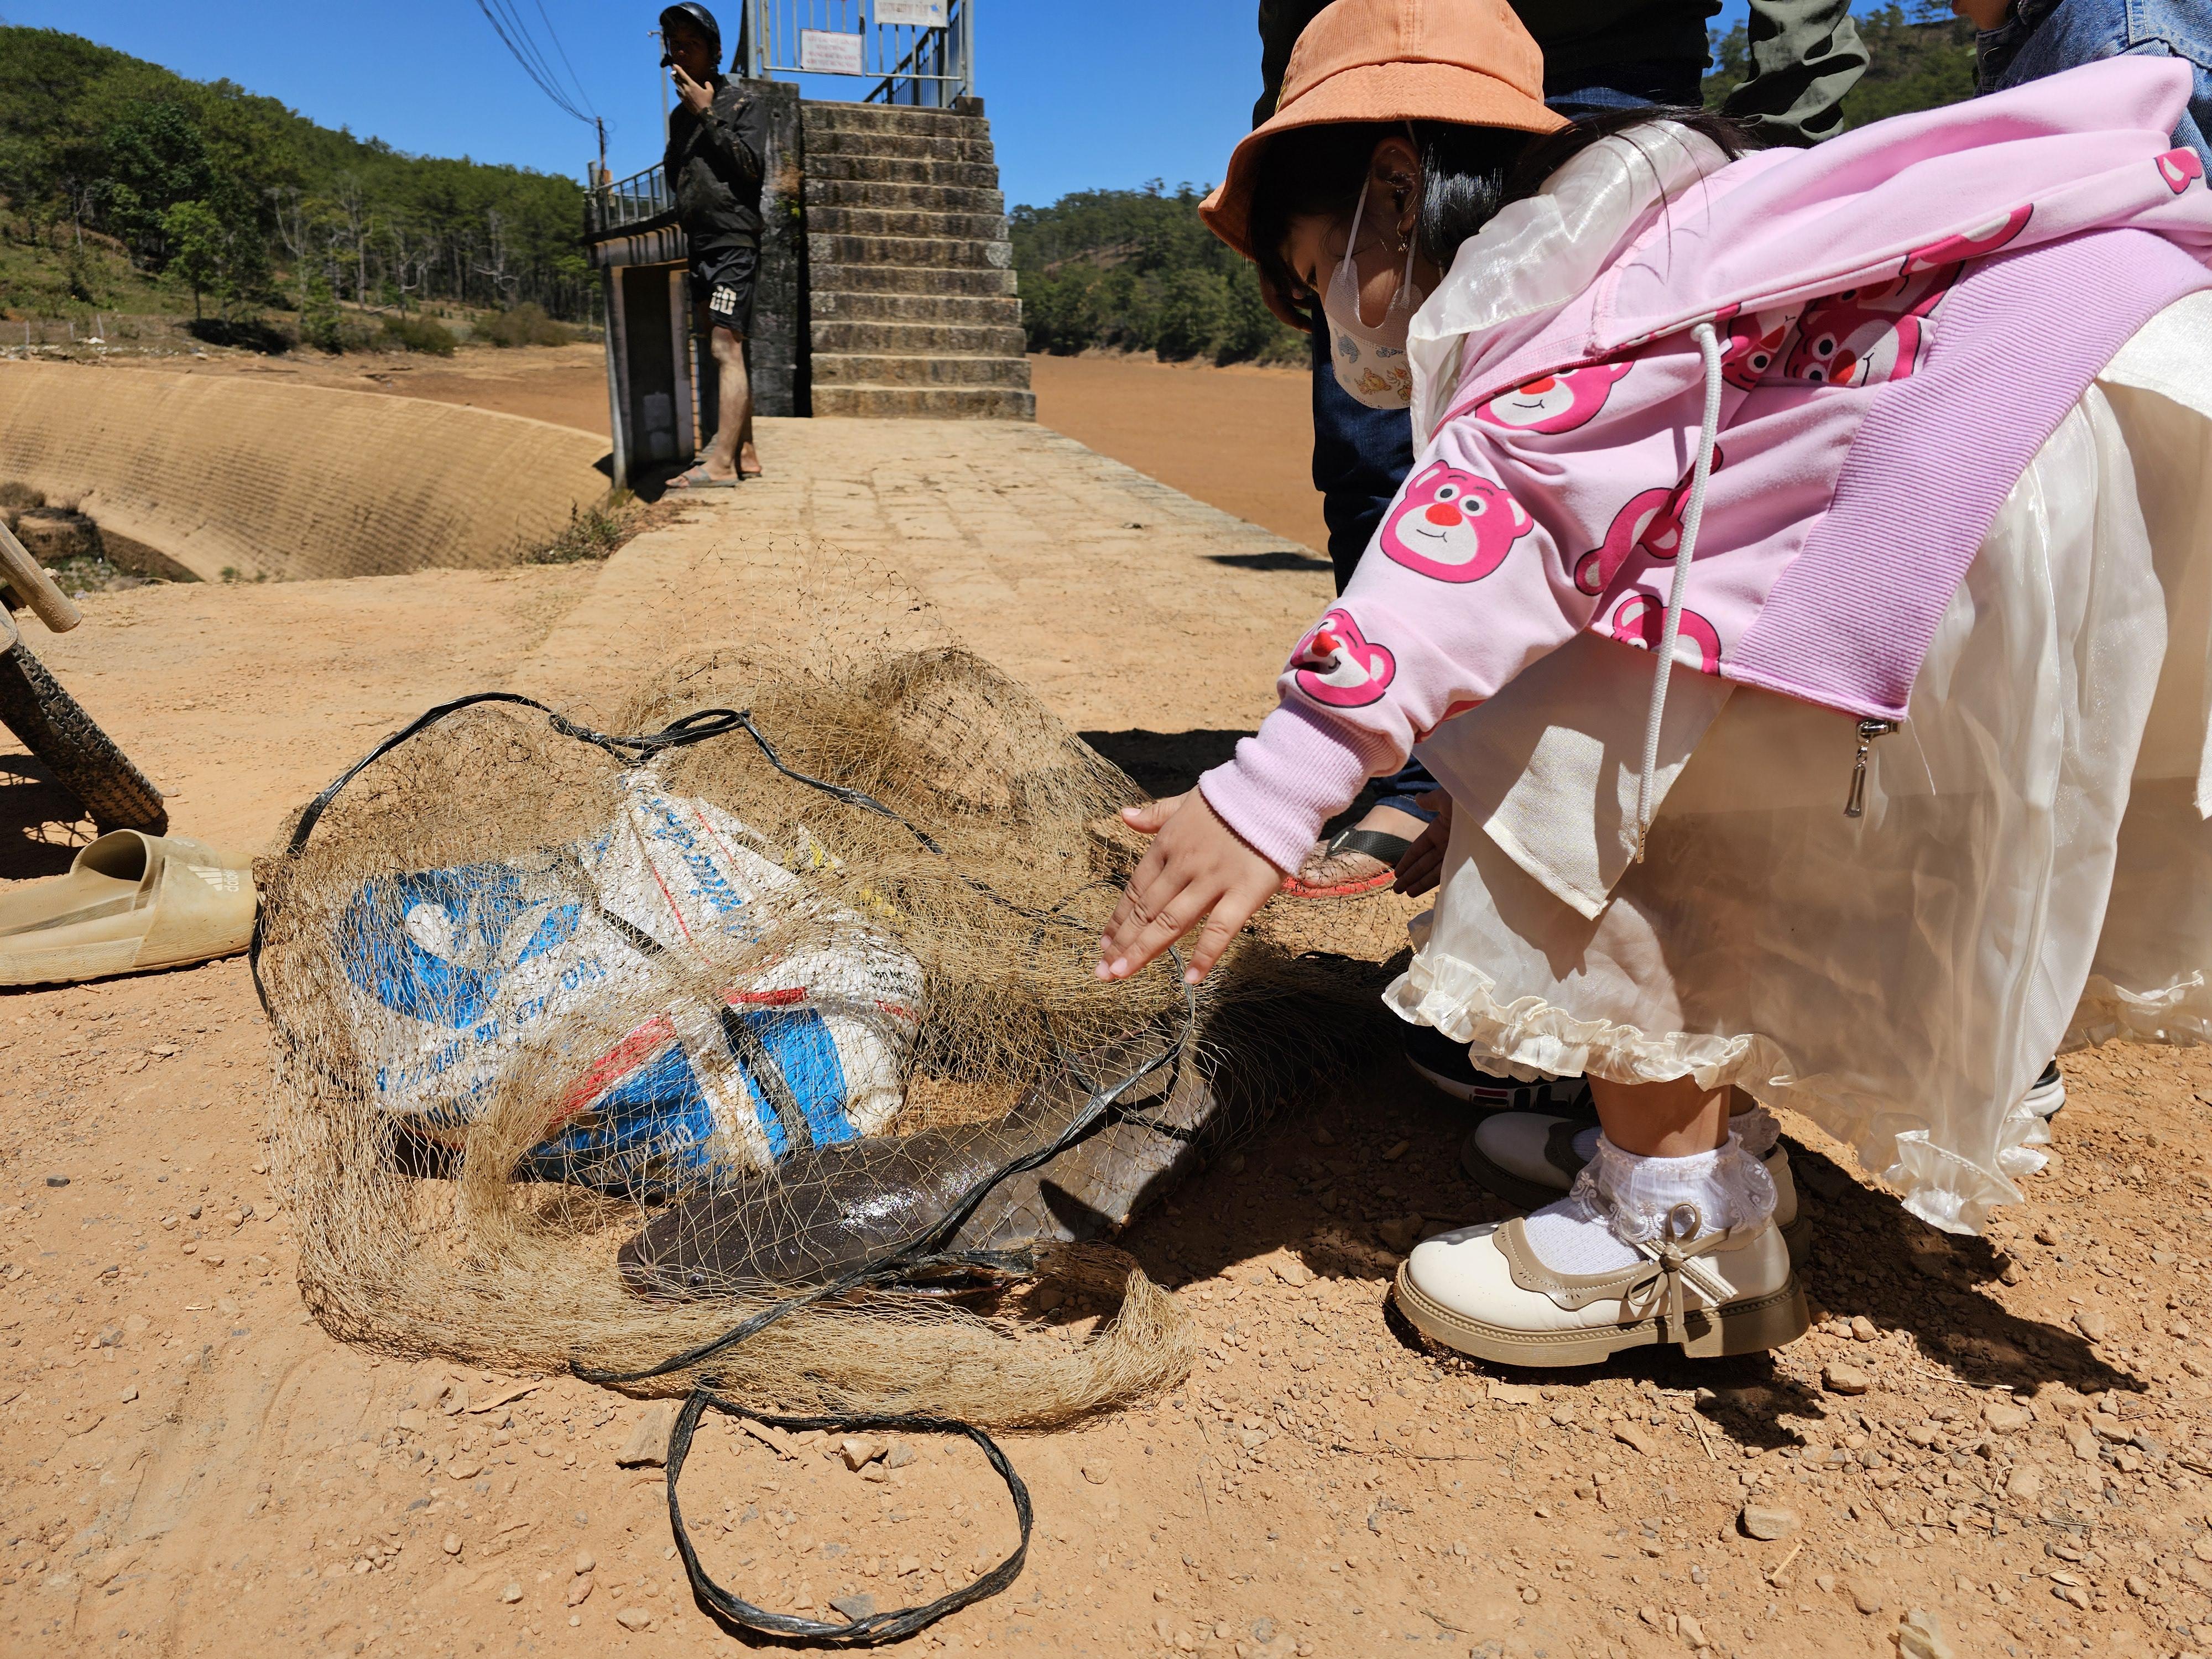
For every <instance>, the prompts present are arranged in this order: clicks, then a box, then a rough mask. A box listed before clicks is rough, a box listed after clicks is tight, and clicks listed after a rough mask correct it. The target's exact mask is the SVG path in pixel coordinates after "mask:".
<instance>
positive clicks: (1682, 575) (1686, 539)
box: [1636, 323, 1721, 864]
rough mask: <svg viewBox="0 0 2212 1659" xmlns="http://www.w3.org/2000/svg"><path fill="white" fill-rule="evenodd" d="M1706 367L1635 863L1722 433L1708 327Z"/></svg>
mask: <svg viewBox="0 0 2212 1659" xmlns="http://www.w3.org/2000/svg"><path fill="white" fill-rule="evenodd" d="M1691 337H1692V338H1693V339H1695V340H1696V341H1697V343H1698V355H1699V356H1701V357H1702V358H1704V359H1705V419H1704V421H1703V422H1701V423H1700V424H1699V428H1698V459H1697V463H1696V465H1693V466H1692V468H1691V470H1690V499H1689V501H1688V503H1687V504H1686V506H1685V507H1683V509H1682V534H1681V537H1680V539H1679V540H1678V541H1677V542H1676V543H1675V547H1674V586H1672V587H1670V588H1669V589H1668V592H1667V622H1666V626H1665V627H1664V628H1663V629H1661V631H1660V635H1659V648H1658V650H1657V652H1656V653H1655V654H1656V656H1657V658H1658V661H1657V662H1656V663H1655V664H1654V665H1653V666H1652V674H1651V713H1650V717H1649V718H1648V719H1647V720H1645V721H1644V770H1643V773H1642V775H1640V776H1639V777H1638V779H1637V783H1636V862H1637V863H1638V864H1641V863H1643V862H1644V836H1647V835H1649V834H1650V830H1651V784H1652V780H1653V779H1654V778H1655V777H1656V776H1657V775H1658V771H1659V727H1660V724H1661V722H1662V721H1663V720H1665V719H1666V717H1667V677H1668V675H1669V674H1671V673H1672V672H1673V671H1674V640H1675V637H1676V635H1679V634H1680V632H1681V631H1682V600H1683V598H1684V596H1685V595H1686V593H1687V592H1688V591H1689V585H1690V561H1691V560H1692V559H1693V558H1695V557H1696V556H1697V551H1698V526H1699V521H1700V520H1703V519H1704V518H1705V483H1706V481H1707V480H1708V479H1710V478H1711V477H1712V475H1713V446H1714V445H1715V443H1716V442H1717V441H1718V440H1719V437H1720V427H1721V342H1720V336H1719V335H1718V334H1717V333H1715V332H1714V331H1713V325H1711V323H1699V325H1697V327H1696V328H1694V329H1692V331H1691Z"/></svg>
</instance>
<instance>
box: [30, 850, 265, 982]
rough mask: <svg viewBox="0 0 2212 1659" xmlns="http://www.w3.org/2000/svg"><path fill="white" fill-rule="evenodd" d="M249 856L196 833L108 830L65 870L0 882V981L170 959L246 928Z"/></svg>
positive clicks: (237, 936)
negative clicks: (195, 837)
mask: <svg viewBox="0 0 2212 1659" xmlns="http://www.w3.org/2000/svg"><path fill="white" fill-rule="evenodd" d="M253 907H254V892H253V869H252V860H251V859H250V858H247V857H246V856H245V855H244V854H237V853H226V852H223V851H222V850H220V849H219V848H213V847H210V846H209V845H208V844H207V843H206V842H198V841H187V840H185V839H184V838H183V837H181V836H147V835H141V834H140V833H139V832H138V831H137V830H136V829H117V830H112V831H111V832H110V833H108V834H107V835H105V836H101V837H100V839H99V840H98V841H95V842H93V843H92V844H91V845H90V846H89V847H87V848H82V850H80V851H79V852H78V854H77V855H76V859H75V860H73V861H72V862H71V863H70V871H69V873H68V874H67V875H65V876H54V877H51V878H48V879H46V880H44V881H26V882H19V883H15V884H10V885H9V887H8V888H7V889H6V890H4V891H0V985H58V984H64V983H67V982H70V981H76V980H85V979H100V978H103V977H105V976H106V975H109V974H138V973H144V972H146V971H147V970H148V969H154V968H179V967H182V966H184V965H185V963H192V962H206V961H208V960H210V958H211V957H227V956H231V955H234V953H236V952H237V951H243V950H244V949H245V948H246V945H247V944H248V943H250V942H251V941H252V938H253Z"/></svg>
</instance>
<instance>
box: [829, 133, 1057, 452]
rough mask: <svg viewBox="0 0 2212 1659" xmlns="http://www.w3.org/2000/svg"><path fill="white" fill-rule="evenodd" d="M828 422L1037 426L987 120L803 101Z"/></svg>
mask: <svg viewBox="0 0 2212 1659" xmlns="http://www.w3.org/2000/svg"><path fill="white" fill-rule="evenodd" d="M799 113H800V119H801V121H802V122H803V123H804V125H805V146H806V255H807V266H808V271H807V284H808V292H809V305H810V311H811V346H812V363H813V370H812V374H813V399H814V412H815V413H816V414H817V415H905V416H923V417H927V418H932V419H938V420H1012V421H1027V420H1034V419H1035V418H1036V394H1035V393H1034V392H1031V391H1030V366H1029V363H1028V362H1027V361H1026V360H1025V359H1024V357H1023V356H1022V326H1021V322H1022V302H1021V301H1019V300H1018V299H1017V298H1016V297H1015V295H1014V271H1013V264H1012V248H1011V247H1010V246H1008V244H1007V241H1006V198H1005V197H1003V196H1001V195H1000V192H999V168H998V164H997V162H996V161H994V160H993V157H992V149H991V128H990V124H989V123H988V122H987V121H986V120H985V119H984V118H982V117H981V116H980V115H957V114H954V113H953V112H951V111H949V110H933V109H907V108H894V107H891V106H886V105H882V104H836V103H807V104H805V105H803V106H801V108H800V112H799Z"/></svg>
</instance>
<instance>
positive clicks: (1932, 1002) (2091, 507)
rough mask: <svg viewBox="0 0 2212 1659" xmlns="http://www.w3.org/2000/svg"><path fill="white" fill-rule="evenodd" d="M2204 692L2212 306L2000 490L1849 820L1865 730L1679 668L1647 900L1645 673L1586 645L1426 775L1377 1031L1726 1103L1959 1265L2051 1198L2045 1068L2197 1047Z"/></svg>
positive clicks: (1532, 1067)
mask: <svg viewBox="0 0 2212 1659" xmlns="http://www.w3.org/2000/svg"><path fill="white" fill-rule="evenodd" d="M1957 441H1958V442H1959V443H1960V444H1962V445H1966V444H1971V443H1972V442H1973V441H1974V435H1973V434H1972V433H1966V432H1962V433H1960V434H1958V435H1957ZM1931 465H1942V459H1941V457H1931ZM2208 663H2212V295H2197V296H2194V297H2193V298H2192V299H2191V300H2188V301H2183V302H2182V303H2181V304H2179V305H2177V306H2175V307H2172V308H2170V309H2169V310H2168V311H2167V312H2166V313H2163V314H2161V316H2160V317H2159V318H2157V319H2154V320H2153V321H2152V323H2151V324H2150V325H2148V326H2147V327H2146V328H2145V329H2144V330H2143V331H2142V332H2141V333H2139V334H2138V335H2137V336H2136V337H2135V339H2134V340H2132V341H2131V342H2130V343H2129V345H2128V346H2127V347H2126V348H2125V349H2123V351H2122V352H2121V354H2120V356H2118V357H2117V358H2115V359H2114V361H2113V362H2112V365H2111V366H2110V367H2109V368H2107V369H2106V374H2105V375H2104V376H2103V377H2102V378H2101V379H2100V381H2099V383H2098V384H2097V385H2095V386H2092V387H2091V388H2090V389H2089V390H2088V392H2086V393H2085V394H2084V395H2083V397H2082V398H2081V401H2080V402H2079V403H2078V404H2076V405H2075V407H2074V409H2073V410H2071V411H2070V412H2069V414H2068V415H2067V416H2066V418H2065V420H2064V421H2063V423H2062V424H2061V425H2060V426H2059V428H2058V429H2057V432H2055V433H2054V434H2053V435H2051V439H2050V441H2048V442H2047V443H2045V445H2044V447H2043V448H2042V449H2041V450H2040V451H2039V453H2038V454H2037V455H2036V457H2035V459H2034V460H2033V462H2032V463H2031V464H2030V465H2029V466H2028V468H2027V471H2026V472H2025V473H2023V474H2022V476H2021V480H2020V482H2019V483H2018V484H2017V485H2015V488H2014V489H2013V491H2012V493H2011V495H2010V496H2009V497H2008V499H2007V501H2006V502H2005V505H2004V507H2003V508H2002V511H2001V512H2000V513H1999V514H1998V516H1997V519H1996V523H1995V525H1994V526H1992V527H1991V529H1990V534H1989V537H1988V539H1987V540H1986V541H1985V542H1984V544H1983V545H1982V548H1981V550H1980V552H1979V553H1978V556H1976V558H1975V561H1974V562H1973V565H1972V568H1970V570H1969V571H1968V573H1967V576H1966V581H1965V583H1964V584H1963V585H1962V586H1961V587H1960V591H1959V592H1958V593H1957V594H1956V596H1955V597H1954V599H1952V601H1951V605H1950V607H1949V609H1948V611H1947V613H1946V614H1945V617H1944V618H1943V621H1942V624H1941V626H1940V627H1939V629H1938V630H1937V633H1936V639H1935V641H1934V643H1933V645H1932V646H1931V647H1930V649H1929V653H1928V657H1927V660H1926V663H1925V665H1924V666H1923V669H1922V671H1921V674H1920V678H1919V680H1918V682H1917V684H1916V685H1915V687H1914V689H1913V694H1912V699H1911V718H1910V719H1909V720H1907V721H1906V722H1905V725H1904V726H1902V728H1901V729H1899V731H1897V732H1894V733H1893V734H1890V735H1887V736H1883V737H1880V738H1876V739H1875V741H1874V743H1873V745H1872V750H1871V754H1870V757H1869V764H1868V768H1867V777H1866V790H1865V809H1864V814H1863V817H1856V818H1853V817H1845V816H1844V803H1845V799H1846V797H1847V795H1848V794H1849V793H1850V782H1851V773H1852V763H1853V759H1854V757H1855V756H1856V754H1857V749H1858V744H1859V733H1858V731H1857V721H1856V720H1853V719H1852V718H1850V717H1849V716H1846V715H1843V714H1836V713H1834V712H1833V711H1831V710H1826V709H1821V708H1814V707H1812V706H1811V705H1809V704H1806V703H1802V702H1796V701H1793V700H1791V699H1790V698H1787V697H1783V696H1776V695H1774V694H1771V693H1768V692H1765V691H1761V690H1755V689H1752V688H1747V687H1746V688H1730V687H1729V686H1727V685H1726V684H1722V683H1720V682H1718V681H1716V680H1713V679H1711V678H1707V677H1705V676H1704V675H1701V674H1699V673H1697V672H1695V671H1692V670H1689V669H1684V668H1677V669H1675V670H1674V675H1673V678H1672V680H1671V681H1670V688H1669V704H1668V723H1667V728H1666V737H1667V745H1666V749H1665V751H1664V754H1663V757H1662V762H1663V763H1662V771H1661V773H1660V775H1659V781H1660V783H1661V784H1662V787H1664V790H1665V793H1664V798H1663V801H1662V805H1661V807H1660V810H1659V811H1658V813H1657V816H1656V820H1655V822H1654V824H1653V827H1652V830H1651V834H1650V839H1649V842H1648V848H1647V855H1646V858H1645V860H1644V862H1643V863H1641V864H1637V863H1633V862H1632V861H1631V860H1630V856H1629V850H1628V849H1629V845H1630V842H1631V841H1632V824H1633V821H1634V811H1635V802H1636V787H1637V777H1636V769H1637V766H1638V762H1639V760H1640V757H1641V749H1642V737H1643V727H1644V714H1645V708H1646V704H1647V702H1648V699H1649V696H1650V658H1649V657H1648V656H1645V655H1644V654H1643V653H1640V652H1632V651H1631V650H1629V649H1627V648H1626V647H1622V646H1620V645H1619V644H1617V643H1615V642H1613V641H1609V640H1601V639H1597V638H1595V637H1589V636H1585V637H1584V638H1583V639H1580V640H1577V641H1575V643H1574V644H1572V645H1571V646H1570V647H1567V648H1566V649H1565V650H1563V651H1560V652H1559V653H1554V654H1553V656H1552V657H1551V658H1547V659H1545V661H1544V662H1542V663H1541V664H1539V665H1537V667H1536V669H1534V670H1532V671H1531V672H1530V673H1529V674H1527V675H1524V676H1523V677H1522V679H1521V680H1520V681H1516V683H1515V684H1514V685H1513V686H1510V687H1509V688H1508V694H1507V695H1504V696H1500V697H1498V698H1497V699H1495V700H1493V701H1492V702H1489V703H1487V704H1485V705H1484V706H1483V707H1482V708H1479V709H1476V710H1474V712H1473V713H1471V714H1466V715H1462V716H1461V717H1460V718H1459V719H1457V720H1453V721H1451V722H1450V723H1449V724H1448V725H1447V726H1444V727H1443V729H1442V730H1441V731H1439V732H1437V734H1436V735H1435V736H1434V737H1433V738H1431V740H1430V741H1429V743H1428V744H1425V745H1424V746H1423V747H1422V749H1421V750H1420V753H1421V756H1422V758H1423V759H1425V761H1427V762H1428V763H1429V764H1430V766H1431V769H1433V770H1434V771H1435V772H1436V773H1437V776H1438V777H1439V778H1440V779H1442V780H1443V781H1444V783H1445V784H1446V786H1447V787H1449V788H1450V789H1451V791H1452V794H1453V797H1454V799H1455V804H1456V811H1455V817H1454V823H1453V832H1452V838H1451V845H1450V851H1449V856H1448V858H1447V861H1446V864H1445V866H1444V875H1443V882H1442V884H1441V886H1440V889H1439V890H1438V894H1437V902H1436V906H1435V908H1434V909H1433V910H1432V911H1431V913H1430V915H1428V916H1426V917H1424V918H1423V919H1422V920H1421V921H1419V922H1417V923H1416V924H1415V938H1416V942H1417V945H1418V946H1419V949H1418V951H1417V952H1416V955H1415V957H1414V959H1413V964H1412V966H1411V968H1410V969H1408V971H1407V973H1406V974H1405V975H1403V976H1402V977H1401V978H1400V979H1399V981H1397V982H1396V983H1395V985H1394V986H1393V987H1391V990H1390V992H1389V998H1390V1000H1391V1002H1392V1004H1393V1006H1395V1008H1396V1010H1397V1012H1399V1013H1400V1014H1401V1015H1402V1016H1403V1017H1404V1018H1407V1019H1408V1020H1412V1021H1414V1022H1416V1023H1419V1024H1428V1025H1433V1026H1435V1027H1437V1029H1438V1030H1442V1031H1443V1032H1444V1033H1445V1034H1446V1035H1448V1036H1451V1037H1453V1038H1455V1039H1456V1040H1458V1041H1461V1042H1466V1043H1467V1044H1468V1046H1469V1050H1470V1054H1471V1056H1472V1058H1473V1059H1474V1062H1475V1063H1476V1064H1477V1065H1478V1066H1482V1067H1484V1068H1485V1069H1486V1070H1492V1071H1497V1072H1507V1073H1512V1074H1513V1075H1515V1076H1516V1077H1521V1078H1524V1079H1526V1078H1532V1077H1535V1076H1538V1075H1542V1074H1552V1075H1557V1074H1561V1073H1587V1074H1589V1075H1591V1076H1595V1077H1602V1078H1609V1079H1613V1080H1615V1081H1618V1082H1624V1083H1632V1082H1638V1081H1649V1080H1659V1079H1669V1078H1677V1077H1681V1076H1684V1075H1692V1076H1694V1077H1695V1078H1696V1079H1698V1080H1699V1083H1701V1084H1704V1085H1707V1086H1713V1085H1720V1084H1723V1083H1727V1084H1734V1085H1737V1086H1739V1087H1741V1088H1742V1089H1744V1090H1746V1091H1748V1092H1750V1093H1751V1094H1753V1095H1754V1096H1756V1097H1758V1098H1759V1099H1760V1100H1761V1101H1764V1102H1765V1103H1768V1104H1770V1105H1775V1106H1787V1107H1791V1108H1794V1109H1796V1110H1799V1111H1802V1112H1803V1113H1805V1114H1806V1115H1808V1116H1809V1117H1811V1118H1813V1119H1814V1121H1817V1122H1819V1123H1820V1124H1821V1125H1822V1126H1823V1127H1826V1129H1828V1130H1829V1131H1830V1132H1832V1133H1834V1134H1836V1135H1837V1136H1838V1137H1839V1138H1840V1139H1844V1140H1846V1141H1848V1142H1850V1144H1851V1145H1852V1146H1854V1147H1856V1148H1857V1152H1858V1154H1859V1156H1860V1158H1861V1159H1862V1161H1863V1163H1864V1164H1866V1166H1867V1167H1868V1168H1869V1169H1870V1170H1876V1171H1879V1172H1881V1174H1882V1175H1883V1176H1885V1177H1886V1178H1887V1180H1888V1181H1890V1182H1892V1183H1893V1185H1895V1186H1896V1187H1897V1188H1899V1190H1900V1191H1901V1192H1902V1193H1903V1194H1905V1203H1906V1206H1907V1207H1908V1208H1910V1209H1911V1210H1912V1211H1913V1212H1915V1213H1917V1214H1918V1215H1920V1216H1921V1217H1923V1218H1925V1219H1926V1220H1928V1221H1929V1222H1931V1223H1933V1224H1934V1225H1936V1226H1939V1227H1942V1228H1945V1229H1947V1230H1949V1231H1969V1230H1972V1229H1973V1228H1976V1227H1978V1225H1980V1223H1981V1221H1982V1219H1983V1218H1984V1215H1985V1214H1986V1212H1987V1211H1988V1210H1989V1208H1990V1206H1992V1205H1996V1204H1999V1203H2004V1202H2008V1201H2016V1200H2018V1199H2019V1197H2020V1194H2019V1192H2018V1190H2017V1189H2016V1188H2015V1187H2014V1185H2013V1183H2012V1180H2011V1177H2012V1176H2015V1175H2021V1174H2025V1173H2027V1172H2029V1171H2031V1170H2035V1169H2037V1168H2039V1167H2040V1165H2041V1164H2042V1162H2043V1158H2042V1154H2040V1153H2039V1152H2036V1151H2035V1150H2034V1146H2035V1145H2036V1144H2038V1143H2039V1142H2040V1141H2043V1140H2045V1139H2047V1138H2048V1137H2047V1135H2046V1134H2045V1133H2044V1131H2043V1126H2042V1124H2041V1122H2040V1121H2039V1120H2038V1119H2036V1118H2034V1117H2033V1115H2030V1114H2028V1113H2027V1112H2026V1111H2025V1110H2023V1109H2021V1106H2020V1104H2019V1103H2020V1101H2021V1097H2022V1096H2024V1095H2025V1094H2026V1093H2027V1090H2028V1088H2029V1086H2030V1085H2032V1084H2033V1082H2034V1080H2035V1078H2036V1076H2037V1074H2038V1073H2039V1072H2040V1071H2041V1070H2042V1069H2043V1067H2044V1066H2045V1063H2046V1062H2047V1061H2048V1060H2050V1059H2051V1056H2052V1055H2053V1054H2057V1053H2063V1052H2064V1051H2066V1050H2068V1049H2070V1048H2079V1047H2081V1046H2083V1045H2085V1044H2088V1043H2098V1042H2107V1041H2111V1040H2112V1039H2114V1038H2119V1037H2128V1038H2133V1039H2136V1040H2137V1041H2143V1042H2173V1043H2185V1042H2201V1041H2204V1040H2206V1038H2207V1037H2208V1036H2212V983H2208V977H2212V824H2208V822H2207V815H2208V813H2212V744H2208V709H2212V672H2208Z"/></svg>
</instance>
